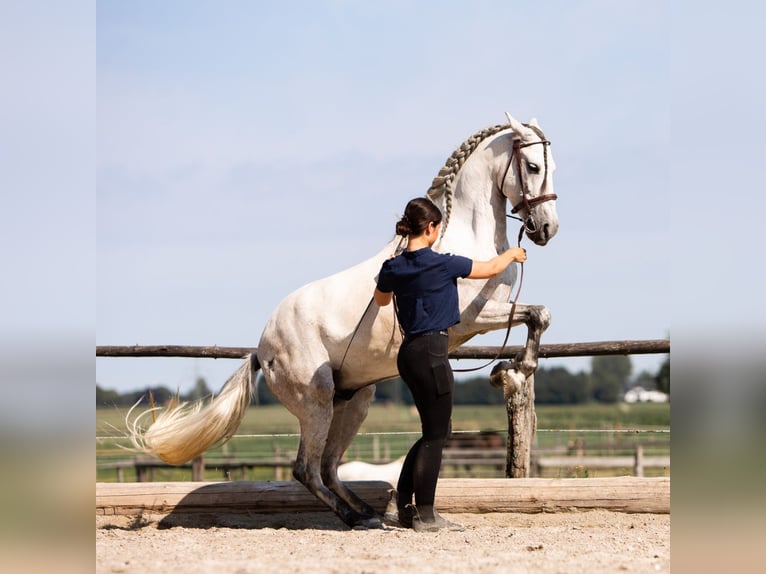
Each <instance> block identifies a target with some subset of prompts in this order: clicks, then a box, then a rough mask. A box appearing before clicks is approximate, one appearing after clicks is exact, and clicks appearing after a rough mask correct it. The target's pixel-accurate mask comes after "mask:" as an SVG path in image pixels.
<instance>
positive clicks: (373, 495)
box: [96, 476, 670, 515]
mask: <svg viewBox="0 0 766 574" xmlns="http://www.w3.org/2000/svg"><path fill="white" fill-rule="evenodd" d="M349 486H350V487H351V489H352V490H354V492H356V493H357V494H358V495H359V496H360V497H361V498H362V499H364V500H365V501H367V502H368V503H369V504H370V505H371V506H372V507H373V508H375V509H376V510H377V511H379V512H382V511H383V510H384V509H385V506H386V502H387V500H388V490H389V489H390V488H391V485H390V484H389V483H387V482H384V481H355V482H350V483H349ZM436 506H437V507H438V508H439V509H440V510H442V511H443V512H445V513H449V512H452V513H461V512H464V513H486V512H520V513H537V512H566V511H572V510H594V509H604V510H611V511H615V512H627V513H656V514H668V513H670V478H668V477H657V478H636V477H630V476H624V477H617V478H549V479H545V478H516V479H505V478H491V479H478V478H472V479H459V478H457V479H449V478H445V479H441V480H439V484H438V486H437V489H436ZM324 510H327V507H326V506H324V505H323V504H322V503H321V502H319V500H317V499H316V498H315V497H314V496H313V495H312V494H310V493H309V492H308V490H306V488H304V487H303V486H302V485H301V484H299V483H297V482H151V483H111V482H110V483H105V482H100V483H97V484H96V514H128V515H137V514H141V513H156V514H167V513H171V512H175V513H239V512H256V513H276V512H317V511H324ZM327 511H328V512H329V510H327Z"/></svg>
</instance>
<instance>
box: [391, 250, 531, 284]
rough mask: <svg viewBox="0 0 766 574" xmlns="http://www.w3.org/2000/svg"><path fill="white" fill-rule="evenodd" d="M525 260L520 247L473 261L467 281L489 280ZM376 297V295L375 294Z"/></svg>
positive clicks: (524, 252)
mask: <svg viewBox="0 0 766 574" xmlns="http://www.w3.org/2000/svg"><path fill="white" fill-rule="evenodd" d="M526 260H527V252H526V250H525V249H522V248H521V247H511V248H510V249H508V250H507V251H504V252H503V253H501V254H500V255H497V256H496V257H493V258H492V259H490V260H489V261H474V262H473V265H472V266H471V274H470V275H469V276H468V278H469V279H489V278H490V277H494V276H495V275H497V274H498V273H502V272H503V271H505V269H506V267H508V266H509V265H510V264H511V263H513V262H514V261H518V262H519V263H521V262H523V261H526ZM376 296H377V294H376Z"/></svg>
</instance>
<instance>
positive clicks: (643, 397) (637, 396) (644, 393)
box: [623, 387, 668, 403]
mask: <svg viewBox="0 0 766 574" xmlns="http://www.w3.org/2000/svg"><path fill="white" fill-rule="evenodd" d="M623 400H624V401H625V402H626V403H666V402H668V395H666V394H665V393H663V392H661V391H648V390H646V389H645V388H643V387H633V388H632V389H630V390H629V391H627V392H626V393H625V397H623Z"/></svg>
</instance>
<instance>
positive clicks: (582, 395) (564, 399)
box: [535, 367, 590, 405]
mask: <svg viewBox="0 0 766 574" xmlns="http://www.w3.org/2000/svg"><path fill="white" fill-rule="evenodd" d="M589 398H590V397H589V394H588V375H587V374H586V373H584V372H580V373H576V374H572V373H570V372H569V371H568V370H567V369H565V368H564V367H553V368H552V369H544V368H541V369H537V372H536V373H535V402H536V403H540V404H569V405H571V404H577V403H585V402H587V401H588V399H589Z"/></svg>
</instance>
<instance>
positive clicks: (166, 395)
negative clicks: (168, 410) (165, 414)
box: [121, 386, 176, 406]
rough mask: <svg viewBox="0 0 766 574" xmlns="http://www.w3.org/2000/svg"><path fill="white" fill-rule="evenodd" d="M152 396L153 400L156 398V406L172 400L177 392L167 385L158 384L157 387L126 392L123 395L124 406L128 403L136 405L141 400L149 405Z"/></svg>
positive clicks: (145, 404)
mask: <svg viewBox="0 0 766 574" xmlns="http://www.w3.org/2000/svg"><path fill="white" fill-rule="evenodd" d="M150 394H151V396H152V400H154V404H155V406H162V405H166V404H167V403H169V402H170V399H172V398H173V397H175V396H176V393H174V392H173V391H171V390H170V389H168V388H167V387H162V386H157V387H147V388H146V389H144V390H143V391H133V392H130V393H126V394H124V395H121V397H122V401H123V406H128V405H131V406H132V405H134V404H136V403H137V402H138V401H139V400H140V401H141V403H140V404H141V405H142V406H148V405H149V402H150V400H149V396H150Z"/></svg>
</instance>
